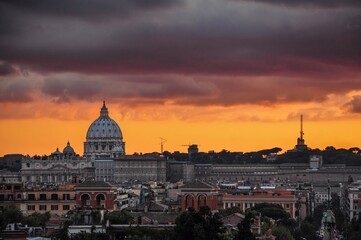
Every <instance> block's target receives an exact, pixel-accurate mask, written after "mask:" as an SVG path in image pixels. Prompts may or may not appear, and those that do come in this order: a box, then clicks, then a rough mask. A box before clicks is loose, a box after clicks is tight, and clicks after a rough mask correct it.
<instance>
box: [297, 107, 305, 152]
mask: <svg viewBox="0 0 361 240" xmlns="http://www.w3.org/2000/svg"><path fill="white" fill-rule="evenodd" d="M304 134H305V133H304V132H303V115H302V114H301V131H300V137H299V138H297V145H296V146H295V150H296V151H304V150H307V145H306V144H305V140H304V139H303V135H304Z"/></svg>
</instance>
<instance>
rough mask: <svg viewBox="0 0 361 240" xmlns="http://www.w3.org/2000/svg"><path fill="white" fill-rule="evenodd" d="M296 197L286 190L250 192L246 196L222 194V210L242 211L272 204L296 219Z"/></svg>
mask: <svg viewBox="0 0 361 240" xmlns="http://www.w3.org/2000/svg"><path fill="white" fill-rule="evenodd" d="M297 200H298V199H297V197H296V195H295V194H294V193H293V192H290V191H286V190H277V189H273V190H262V189H259V190H252V191H250V192H248V193H246V194H239V195H233V194H224V195H223V208H224V209H226V208H231V207H239V208H240V209H241V210H242V211H245V210H246V209H248V208H251V207H254V206H255V205H256V204H258V203H273V204H278V205H280V206H281V207H282V208H283V209H284V210H285V211H286V212H288V213H289V214H290V216H291V217H292V218H296V203H297Z"/></svg>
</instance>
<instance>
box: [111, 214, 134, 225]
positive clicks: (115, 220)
mask: <svg viewBox="0 0 361 240" xmlns="http://www.w3.org/2000/svg"><path fill="white" fill-rule="evenodd" d="M105 220H109V222H110V223H111V224H128V223H132V222H133V220H134V219H133V216H131V215H130V214H129V213H128V212H126V211H113V212H110V213H107V214H106V215H105Z"/></svg>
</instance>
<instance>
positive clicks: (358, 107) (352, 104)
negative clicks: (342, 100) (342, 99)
mask: <svg viewBox="0 0 361 240" xmlns="http://www.w3.org/2000/svg"><path fill="white" fill-rule="evenodd" d="M343 107H344V109H346V110H347V111H348V112H351V113H361V96H360V95H357V96H353V98H352V100H351V101H349V102H348V103H346V104H345V105H344V106H343Z"/></svg>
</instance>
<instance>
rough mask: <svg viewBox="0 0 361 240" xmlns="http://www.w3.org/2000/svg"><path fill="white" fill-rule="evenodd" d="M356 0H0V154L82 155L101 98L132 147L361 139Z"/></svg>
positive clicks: (321, 144) (285, 145) (287, 145)
mask: <svg viewBox="0 0 361 240" xmlns="http://www.w3.org/2000/svg"><path fill="white" fill-rule="evenodd" d="M360 7H361V4H360V2H359V1H336V0H330V1H320V0H315V1H292V2H290V1H286V0H278V1H267V0H255V1H250V0H239V1H231V0H225V1H217V0H197V1H191V0H179V1H164V0H156V1H152V2H151V3H149V2H148V1H128V0H127V1H122V2H118V1H114V0H110V1H107V3H104V5H102V6H101V7H99V4H98V3H97V1H93V0H91V1H87V4H86V5H84V4H82V3H74V2H73V1H70V0H65V1H61V2H56V3H53V2H49V1H42V0H40V1H27V3H24V2H22V1H2V2H1V3H0V16H1V19H0V36H1V37H0V53H1V54H0V155H4V154H8V153H22V154H29V155H34V154H39V155H42V154H49V153H50V152H52V151H54V150H55V149H56V147H59V148H62V147H64V146H65V145H66V142H67V141H68V140H69V141H70V143H71V144H72V146H73V147H74V148H75V150H76V151H77V153H79V154H83V153H82V149H83V147H82V146H83V142H84V141H85V135H86V130H87V127H88V125H89V123H90V122H91V121H92V120H93V119H94V118H95V117H96V116H97V114H98V111H99V106H100V105H101V101H103V100H106V101H107V105H108V106H109V110H110V114H111V116H112V117H113V119H114V120H115V121H116V122H117V123H118V124H119V125H120V127H121V128H122V130H123V131H124V141H125V142H126V143H127V153H129V154H132V153H133V152H153V151H160V139H159V138H160V137H161V138H164V139H167V142H166V143H165V144H164V149H165V150H168V151H176V150H179V151H184V152H186V148H185V147H182V146H180V145H186V144H199V145H200V151H208V150H215V151H221V150H222V149H227V150H230V151H243V152H246V151H252V150H256V149H265V148H272V147H281V148H282V149H283V150H287V149H292V148H293V147H294V145H295V144H296V143H297V137H298V136H299V134H298V133H299V127H298V126H299V122H298V121H299V116H300V115H301V114H303V115H304V119H305V129H304V131H305V143H306V144H307V145H308V146H309V147H311V148H320V149H324V148H325V147H327V146H330V145H332V146H335V147H336V148H351V147H357V146H361V138H360V136H361V129H360V127H359V125H360V120H361V66H360V62H361V47H360V44H359V39H360V34H361V30H360V29H361V28H360V26H361V18H360V11H359V10H360Z"/></svg>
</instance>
